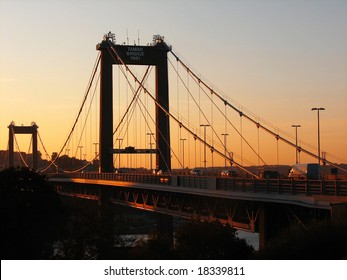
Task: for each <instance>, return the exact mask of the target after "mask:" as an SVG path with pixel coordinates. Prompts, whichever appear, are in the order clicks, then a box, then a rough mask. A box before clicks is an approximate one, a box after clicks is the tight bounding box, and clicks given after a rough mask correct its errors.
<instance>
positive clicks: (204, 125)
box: [200, 124, 210, 174]
mask: <svg viewBox="0 0 347 280" xmlns="http://www.w3.org/2000/svg"><path fill="white" fill-rule="evenodd" d="M200 126H203V127H204V144H205V147H204V169H205V174H206V127H208V126H210V125H209V124H200Z"/></svg>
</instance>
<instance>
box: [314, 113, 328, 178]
mask: <svg viewBox="0 0 347 280" xmlns="http://www.w3.org/2000/svg"><path fill="white" fill-rule="evenodd" d="M324 110H325V108H316V107H315V108H312V109H311V111H317V117H318V165H320V128H319V111H324ZM319 175H320V174H319V169H318V178H319Z"/></svg>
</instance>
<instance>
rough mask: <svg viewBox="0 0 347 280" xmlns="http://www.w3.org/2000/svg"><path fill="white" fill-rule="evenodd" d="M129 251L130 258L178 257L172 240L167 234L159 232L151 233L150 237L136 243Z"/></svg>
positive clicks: (160, 258)
mask: <svg viewBox="0 0 347 280" xmlns="http://www.w3.org/2000/svg"><path fill="white" fill-rule="evenodd" d="M134 245H135V246H134V248H133V249H132V250H130V251H129V254H130V255H129V258H131V259H143V260H170V259H176V255H175V252H174V250H173V244H172V240H171V239H170V238H168V237H167V235H161V234H159V233H152V234H150V236H149V238H148V239H142V240H139V241H137V242H136V243H135V244H134Z"/></svg>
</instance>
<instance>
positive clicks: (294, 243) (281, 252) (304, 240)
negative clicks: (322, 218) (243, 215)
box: [257, 222, 347, 260]
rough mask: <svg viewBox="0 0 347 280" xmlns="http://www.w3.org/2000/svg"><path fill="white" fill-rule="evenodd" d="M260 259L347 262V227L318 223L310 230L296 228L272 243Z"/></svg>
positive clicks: (310, 227) (264, 250)
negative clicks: (338, 260) (336, 260)
mask: <svg viewBox="0 0 347 280" xmlns="http://www.w3.org/2000/svg"><path fill="white" fill-rule="evenodd" d="M257 258H258V259H270V260H319V259H323V260H335V259H347V226H346V225H339V226H333V225H331V224H329V223H328V222H315V223H312V224H310V225H308V226H307V228H306V229H304V228H302V227H299V226H295V227H291V228H290V229H288V230H286V231H284V232H283V233H282V234H280V235H279V236H277V237H276V238H274V239H272V240H270V241H269V244H268V245H267V247H266V248H265V249H263V250H261V251H259V252H258V253H257Z"/></svg>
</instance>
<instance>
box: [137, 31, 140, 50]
mask: <svg viewBox="0 0 347 280" xmlns="http://www.w3.org/2000/svg"><path fill="white" fill-rule="evenodd" d="M137 45H138V46H139V45H140V29H137Z"/></svg>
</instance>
